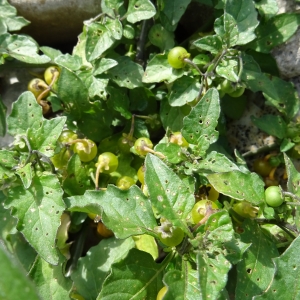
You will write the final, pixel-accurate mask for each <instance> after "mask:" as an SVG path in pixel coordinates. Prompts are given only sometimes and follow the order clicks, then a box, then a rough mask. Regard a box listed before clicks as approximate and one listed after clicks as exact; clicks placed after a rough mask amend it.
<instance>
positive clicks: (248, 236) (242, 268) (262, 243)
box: [235, 219, 278, 300]
mask: <svg viewBox="0 0 300 300" xmlns="http://www.w3.org/2000/svg"><path fill="white" fill-rule="evenodd" d="M242 227H243V230H244V232H243V233H241V239H242V241H243V242H245V243H251V244H252V245H251V246H250V248H249V249H248V251H247V252H246V253H245V255H244V258H243V260H242V261H241V262H239V263H238V264H237V272H238V273H237V277H238V279H239V280H238V281H237V286H236V291H235V292H236V294H235V296H236V298H237V299H249V300H250V299H252V297H253V296H255V295H259V294H261V293H262V292H263V291H264V290H265V289H266V288H267V287H268V286H269V284H270V282H271V280H272V277H273V275H274V273H275V268H274V265H273V262H272V258H273V257H276V256H278V250H277V248H276V246H275V244H274V243H273V242H272V241H271V240H270V239H268V238H267V236H266V235H264V233H263V231H262V230H261V228H260V227H259V225H258V224H257V223H256V222H255V221H253V220H250V219H246V220H245V221H244V223H243V225H242Z"/></svg>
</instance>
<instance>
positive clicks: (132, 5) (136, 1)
mask: <svg viewBox="0 0 300 300" xmlns="http://www.w3.org/2000/svg"><path fill="white" fill-rule="evenodd" d="M155 13H156V9H155V6H154V5H153V4H152V2H151V1H150V0H129V4H128V10H127V13H126V16H127V21H128V22H130V23H136V22H139V21H142V20H146V19H150V18H152V17H153V16H154V15H155Z"/></svg>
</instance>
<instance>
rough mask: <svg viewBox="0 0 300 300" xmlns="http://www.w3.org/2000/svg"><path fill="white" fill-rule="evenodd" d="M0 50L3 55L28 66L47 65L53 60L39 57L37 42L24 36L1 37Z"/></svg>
mask: <svg viewBox="0 0 300 300" xmlns="http://www.w3.org/2000/svg"><path fill="white" fill-rule="evenodd" d="M0 49H1V55H3V54H6V55H7V56H8V57H9V56H10V57H13V58H15V59H17V60H19V61H22V62H25V63H28V64H45V63H48V62H50V60H51V59H50V58H49V57H48V56H46V55H39V54H38V51H39V49H38V46H37V44H36V42H34V41H33V40H32V39H29V38H28V37H27V36H23V35H17V34H12V35H10V34H9V33H5V34H2V35H0Z"/></svg>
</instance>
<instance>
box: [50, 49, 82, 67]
mask: <svg viewBox="0 0 300 300" xmlns="http://www.w3.org/2000/svg"><path fill="white" fill-rule="evenodd" d="M54 61H55V63H57V64H58V65H59V66H62V67H65V68H67V69H70V70H72V71H76V70H79V69H80V67H81V65H82V60H81V57H79V56H77V55H70V54H69V53H67V54H61V55H59V56H57V57H55V59H54Z"/></svg>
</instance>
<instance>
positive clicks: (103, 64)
mask: <svg viewBox="0 0 300 300" xmlns="http://www.w3.org/2000/svg"><path fill="white" fill-rule="evenodd" d="M117 64H118V62H117V61H116V60H114V59H111V58H105V57H103V58H101V59H99V60H96V61H95V68H94V69H93V75H94V76H96V75H100V74H102V73H104V72H106V71H107V70H109V69H111V68H113V67H115V66H116V65H117Z"/></svg>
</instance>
